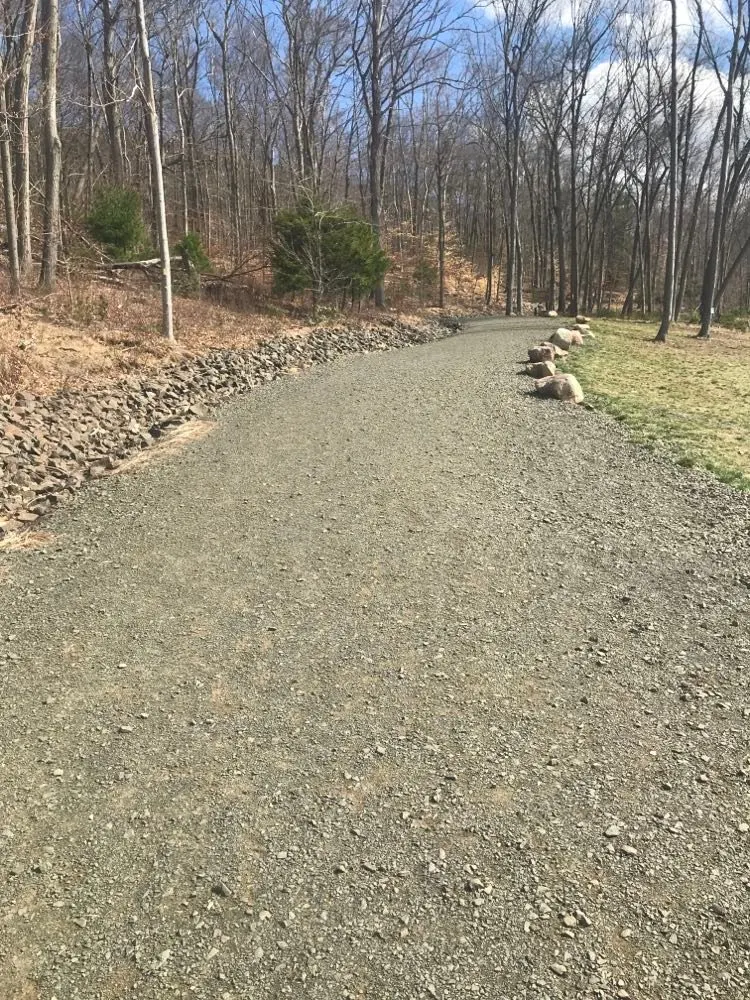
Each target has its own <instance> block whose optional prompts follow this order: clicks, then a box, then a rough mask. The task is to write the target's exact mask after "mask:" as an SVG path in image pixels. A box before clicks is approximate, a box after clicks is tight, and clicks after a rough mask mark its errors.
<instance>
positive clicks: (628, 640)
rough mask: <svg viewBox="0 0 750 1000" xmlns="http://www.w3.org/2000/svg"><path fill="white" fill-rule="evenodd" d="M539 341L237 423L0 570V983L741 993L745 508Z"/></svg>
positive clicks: (502, 345)
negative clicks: (598, 403) (574, 398)
mask: <svg viewBox="0 0 750 1000" xmlns="http://www.w3.org/2000/svg"><path fill="white" fill-rule="evenodd" d="M552 325H554V324H551V323H550V321H546V322H543V321H535V320H529V321H526V322H520V323H519V322H515V323H507V322H503V321H486V322H481V323H476V324H472V325H471V326H470V328H469V330H468V332H467V333H466V334H465V335H462V336H461V337H456V338H452V339H449V340H446V341H441V342H438V343H435V344H431V345H429V346H425V347H417V348H410V349H406V350H402V351H397V352H393V353H389V354H380V355H371V356H365V357H357V358H351V359H347V360H344V361H340V362H335V363H333V364H331V365H329V366H325V367H321V368H318V369H315V370H313V371H312V372H311V373H309V374H305V375H302V376H299V377H290V378H287V379H283V380H281V381H279V382H277V383H274V384H273V385H271V386H269V387H267V388H264V389H260V390H257V391H254V392H253V393H251V394H250V395H249V396H247V397H245V398H244V399H241V400H238V401H236V402H233V403H231V404H229V405H227V406H226V407H225V408H224V409H223V410H222V411H221V412H220V414H219V415H218V420H217V424H216V426H215V427H214V428H213V430H212V432H211V433H210V434H208V435H207V436H205V437H203V438H202V439H200V440H196V441H194V442H193V443H191V444H190V445H189V446H187V447H186V448H184V449H183V450H181V451H179V452H175V453H173V454H172V455H170V456H167V457H163V458H161V459H159V458H157V457H154V459H153V460H152V461H150V462H149V463H147V464H146V465H145V466H143V467H141V468H140V469H138V470H137V471H132V472H130V473H126V474H121V475H117V476H112V477H108V478H106V479H104V480H100V481H98V482H97V483H96V484H94V485H93V486H92V487H91V488H89V489H87V490H85V491H84V492H83V493H82V494H80V495H79V496H78V498H77V499H76V500H75V501H74V503H73V504H72V505H71V506H69V507H68V508H66V509H64V510H62V511H60V512H59V513H57V514H55V515H53V516H51V517H50V518H48V519H46V521H45V522H44V525H43V526H44V528H45V529H46V530H48V531H50V532H52V533H53V536H54V537H53V539H52V541H50V542H49V544H48V545H47V546H46V548H44V549H42V550H39V551H29V552H16V553H6V554H5V555H3V556H2V563H0V572H4V574H5V577H4V580H3V581H2V583H1V584H0V597H1V598H2V611H1V612H0V614H1V615H2V623H1V628H0V699H1V700H0V745H1V746H2V757H1V759H0V998H2V1000H16V998H19V1000H21V998H22V1000H52V998H56V1000H82V998H85V1000H93V998H112V1000H119V998H125V997H138V998H139V1000H150V998H157V997H158V998H162V997H164V998H166V997H200V998H205V1000H228V998H231V1000H256V998H257V1000H266V998H272V997H274V998H275V997H286V996H289V997H294V998H303V997H304V998H321V1000H322V998H325V1000H338V998H356V1000H365V998H368V1000H370V998H372V1000H416V998H421V997H437V998H441V1000H442V998H444V1000H452V998H465V997H480V998H492V1000H495V998H497V1000H515V998H519V1000H520V998H534V1000H543V998H558V997H570V998H573V997H586V998H588V997H591V998H616V997H617V998H626V997H632V998H643V1000H646V998H649V1000H671V998H683V997H717V998H745V997H747V995H748V992H750V832H749V831H748V824H750V744H749V742H748V735H749V734H750V692H748V673H749V672H750V657H749V656H748V653H749V652H750V615H749V613H748V612H749V600H748V599H749V598H750V590H749V589H748V588H750V558H749V556H750V543H749V541H748V525H749V524H750V505H749V504H748V500H747V499H746V498H745V497H743V496H741V495H739V494H735V493H733V492H732V491H731V490H730V489H728V488H725V487H724V486H722V485H721V484H717V483H713V482H712V481H710V480H709V479H708V477H703V476H701V475H700V474H698V473H693V472H685V471H682V470H679V469H677V468H675V467H674V466H672V465H670V464H669V462H667V461H666V460H665V459H663V458H660V457H658V456H654V455H651V454H649V453H647V452H645V451H641V450H637V449H636V448H635V447H633V446H631V445H629V444H628V443H627V441H626V440H625V438H624V436H623V434H622V432H621V430H620V428H619V426H618V425H616V424H614V423H612V422H610V421H609V420H607V419H605V418H603V417H601V416H599V415H597V414H595V413H592V412H589V411H587V410H585V409H584V408H574V407H570V406H565V405H561V404H556V403H551V402H549V403H548V402H541V401H539V400H535V399H533V398H531V397H529V396H528V395H527V392H528V382H527V380H524V379H522V378H520V377H519V376H518V375H517V374H516V372H517V369H518V366H517V364H516V362H517V361H518V360H520V359H521V358H522V357H523V356H524V354H525V349H526V347H527V346H528V345H529V344H530V343H532V342H534V341H535V340H536V339H537V338H538V337H539V336H540V332H542V331H548V330H549V328H550V326H552Z"/></svg>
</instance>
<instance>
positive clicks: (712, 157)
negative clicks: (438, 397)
mask: <svg viewBox="0 0 750 1000" xmlns="http://www.w3.org/2000/svg"><path fill="white" fill-rule="evenodd" d="M704 3H705V0H694V2H693V3H691V5H690V6H689V8H685V10H684V11H683V12H682V15H681V17H682V19H681V20H679V21H676V22H675V26H674V27H675V33H674V38H673V39H672V38H671V36H670V26H669V5H668V4H661V5H654V4H653V3H651V2H649V0H639V3H638V4H633V3H627V4H626V3H624V2H620V0H612V2H610V0H581V2H580V3H576V4H574V5H573V7H572V8H571V7H569V6H562V5H559V4H557V3H552V2H551V0H498V2H497V3H496V4H495V5H494V7H492V8H489V7H485V8H477V7H473V8H471V9H469V8H468V7H461V6H459V5H457V3H455V2H448V0H325V2H318V0H167V2H164V3H154V2H152V0H145V3H144V0H60V3H59V5H58V0H4V3H3V24H2V30H3V37H2V51H1V62H0V69H1V71H2V75H3V80H4V87H0V98H1V103H0V125H1V126H2V128H1V130H0V153H1V154H2V155H1V157H0V159H1V166H2V181H3V184H2V187H3V195H4V199H3V206H4V215H5V223H6V233H7V235H6V246H7V258H6V269H7V273H8V274H9V278H10V281H9V290H10V292H11V293H12V294H13V293H15V292H17V291H18V288H19V287H20V286H21V285H22V284H27V285H32V284H34V283H36V282H40V283H41V285H42V287H43V288H45V289H52V288H54V286H55V283H56V281H57V280H59V276H60V268H61V267H65V268H67V267H71V268H72V269H73V271H74V272H75V269H76V268H78V267H80V266H82V265H81V261H82V260H84V259H85V258H86V257H87V255H88V256H89V257H92V258H93V259H96V251H95V248H94V247H93V246H92V238H91V235H90V232H89V229H88V228H87V224H86V220H87V218H88V216H89V213H90V210H91V206H92V203H93V201H94V199H95V198H96V196H97V192H100V191H101V190H102V189H104V188H116V189H121V188H126V189H135V190H136V191H137V192H138V193H139V195H140V196H141V199H142V202H143V204H144V206H145V209H146V216H147V220H148V223H149V228H150V236H149V242H150V244H151V245H150V249H151V251H152V252H153V250H154V248H157V249H159V250H160V251H161V257H162V258H164V263H166V262H167V260H168V258H169V256H170V254H171V252H172V251H171V250H170V246H171V247H174V244H176V243H177V242H178V241H179V240H180V238H181V237H182V236H184V235H185V234H187V233H195V234H197V236H198V238H199V241H200V244H201V246H202V248H203V249H204V250H205V252H206V254H207V255H208V257H209V258H210V259H211V260H213V261H215V262H217V264H218V265H219V266H220V267H221V268H222V269H223V270H224V272H231V273H235V274H240V275H243V276H244V277H245V278H246V280H248V281H252V276H253V274H255V273H260V272H261V269H262V268H265V267H267V263H268V260H269V255H270V252H271V248H272V244H273V239H274V219H275V217H276V216H277V214H278V213H279V212H280V211H281V210H283V209H288V208H289V207H290V206H294V205H295V204H297V203H299V202H301V201H302V202H304V203H306V204H310V205H315V206H321V207H322V208H323V209H327V208H330V207H334V206H337V205H342V204H349V205H350V206H353V207H354V209H355V210H356V211H357V212H358V213H359V214H360V215H361V216H362V217H364V218H365V219H366V220H368V221H369V223H370V224H371V225H372V226H373V228H374V230H375V233H376V236H377V237H378V238H379V239H381V240H382V241H383V245H384V249H385V250H386V252H387V253H389V254H390V255H391V257H392V258H393V263H392V265H391V272H390V276H389V277H388V278H387V279H386V286H385V289H384V287H383V284H382V282H378V283H377V285H376V287H375V288H374V293H373V298H374V301H375V303H376V304H382V303H383V302H384V301H385V291H386V290H389V291H393V292H394V293H396V294H400V295H404V294H408V295H411V296H412V297H413V298H418V299H419V300H420V301H421V302H426V303H428V304H438V303H439V304H441V305H442V304H443V303H444V301H445V294H444V293H445V289H444V285H445V282H444V269H445V249H446V246H447V245H449V246H450V247H451V250H452V252H453V253H454V254H456V253H459V254H462V255H464V256H465V257H466V258H467V259H468V260H469V261H470V262H471V264H472V266H473V268H474V269H475V271H476V273H477V274H479V275H482V276H483V279H484V280H483V282H482V285H481V291H482V293H483V294H484V296H485V299H486V302H487V303H488V304H489V303H494V302H500V303H502V304H503V305H504V307H505V309H506V311H507V312H509V313H510V312H513V311H519V312H520V311H521V310H522V308H523V307H524V299H526V300H527V302H526V304H527V305H528V302H529V301H531V302H533V303H537V302H538V303H544V304H545V305H546V306H547V308H556V309H558V310H559V311H561V312H571V313H575V312H577V311H592V310H600V311H601V310H605V309H617V310H621V311H622V312H623V313H624V314H626V315H630V314H631V313H633V312H643V313H651V312H655V311H657V310H658V309H659V308H660V306H661V303H662V300H663V297H664V288H665V286H664V278H665V267H667V268H668V269H669V268H673V270H674V281H673V282H672V286H671V291H670V292H669V293H668V294H669V296H670V298H671V299H672V309H671V310H670V311H671V312H673V313H674V314H679V313H680V311H690V310H694V309H699V308H701V309H702V313H703V315H704V317H705V316H708V317H709V318H710V315H711V309H712V308H723V309H739V308H746V307H747V306H748V304H749V302H748V299H749V297H750V280H749V279H750V275H749V274H748V267H747V262H746V255H747V250H748V249H749V248H750V218H749V213H750V198H749V197H748V186H747V178H748V171H749V169H750V129H749V128H748V109H747V99H746V92H747V86H748V79H749V77H748V71H749V69H750V65H749V59H750V17H749V16H748V11H747V5H746V4H741V5H740V6H739V7H736V6H735V5H734V4H730V3H728V2H726V0H718V2H717V3H712V4H711V5H710V7H709V6H704ZM662 8H663V9H662ZM681 10H682V8H681ZM160 168H161V169H160ZM162 174H163V183H162V176H161V175H162ZM162 191H163V197H162ZM670 193H671V194H672V201H673V205H674V212H673V218H674V239H673V255H672V260H671V261H668V259H667V258H668V253H667V250H668V243H669V240H668V235H669V233H670V232H671V231H672V228H673V227H672V226H671V224H670V218H671V217H670V211H669V210H670ZM162 206H163V212H162V211H161V208H162ZM389 283H390V288H389ZM165 332H167V331H166V328H165Z"/></svg>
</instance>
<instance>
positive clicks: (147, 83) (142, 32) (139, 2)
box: [45, 0, 174, 340]
mask: <svg viewBox="0 0 750 1000" xmlns="http://www.w3.org/2000/svg"><path fill="white" fill-rule="evenodd" d="M45 2H47V0H45ZM135 6H136V18H137V22H138V47H139V49H140V57H141V80H140V90H141V96H142V98H143V105H144V110H145V113H146V134H147V137H148V150H149V157H150V161H151V178H152V183H153V198H154V206H155V209H156V217H157V225H158V233H159V256H160V257H161V305H162V334H163V335H164V336H165V337H166V338H167V340H174V323H173V319H172V268H171V261H170V257H171V250H170V246H169V232H168V230H167V206H166V201H165V198H164V171H163V170H162V162H161V141H160V136H159V112H158V109H157V107H156V96H155V94H154V77H153V73H152V71H151V49H150V47H149V40H148V30H147V28H146V12H145V9H144V6H143V0H135Z"/></svg>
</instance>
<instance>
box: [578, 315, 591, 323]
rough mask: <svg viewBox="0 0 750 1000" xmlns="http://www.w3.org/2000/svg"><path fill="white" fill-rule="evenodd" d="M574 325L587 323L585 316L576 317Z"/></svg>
mask: <svg viewBox="0 0 750 1000" xmlns="http://www.w3.org/2000/svg"><path fill="white" fill-rule="evenodd" d="M576 323H588V317H587V316H580V315H579V316H576Z"/></svg>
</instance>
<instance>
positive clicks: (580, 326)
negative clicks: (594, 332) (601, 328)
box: [571, 323, 591, 333]
mask: <svg viewBox="0 0 750 1000" xmlns="http://www.w3.org/2000/svg"><path fill="white" fill-rule="evenodd" d="M571 330H576V331H577V332H578V333H591V327H590V326H589V325H588V323H574V324H573V326H572V327H571Z"/></svg>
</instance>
